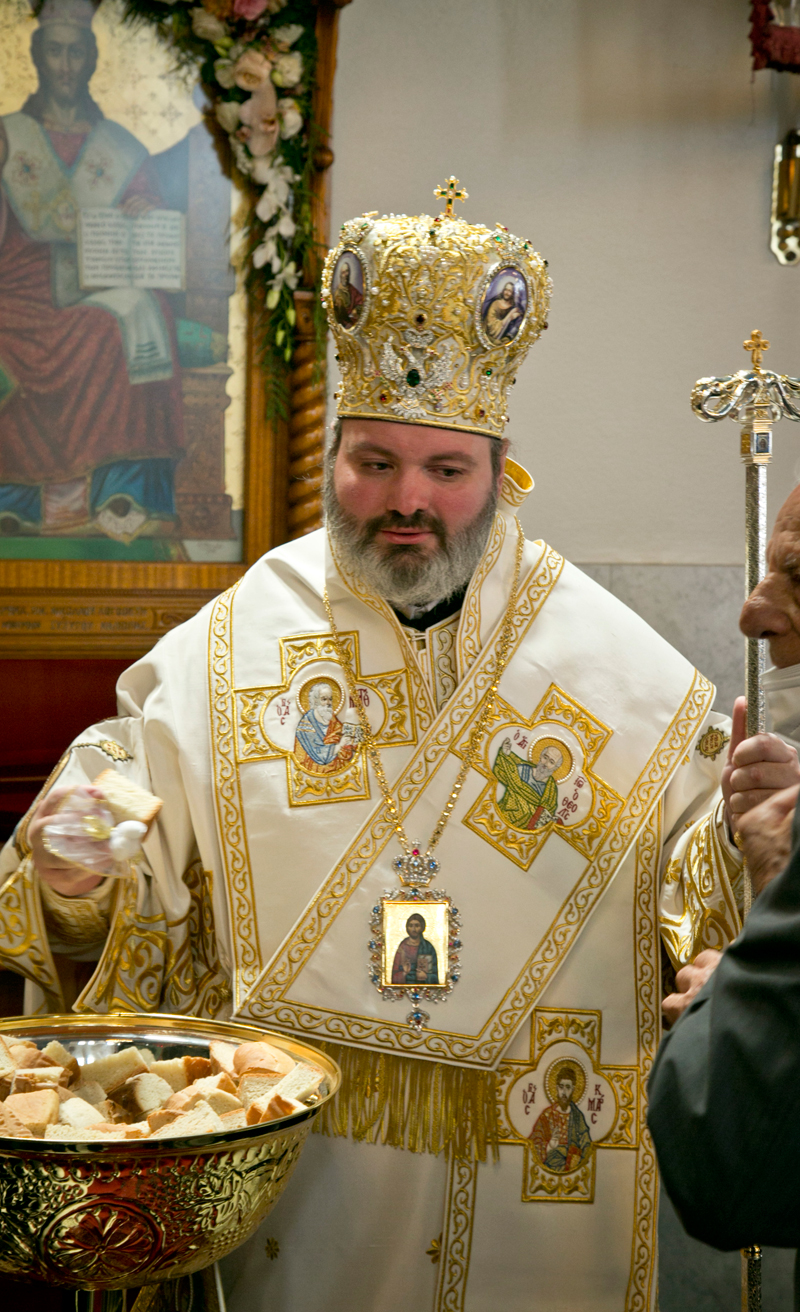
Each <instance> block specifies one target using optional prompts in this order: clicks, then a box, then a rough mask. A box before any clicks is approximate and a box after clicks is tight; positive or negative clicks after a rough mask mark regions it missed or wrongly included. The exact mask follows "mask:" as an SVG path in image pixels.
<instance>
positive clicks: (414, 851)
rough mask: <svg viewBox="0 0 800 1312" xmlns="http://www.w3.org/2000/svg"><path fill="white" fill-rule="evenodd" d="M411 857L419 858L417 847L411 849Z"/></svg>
mask: <svg viewBox="0 0 800 1312" xmlns="http://www.w3.org/2000/svg"><path fill="white" fill-rule="evenodd" d="M411 855H412V856H419V848H418V847H415V848H413V849H412V852H411Z"/></svg>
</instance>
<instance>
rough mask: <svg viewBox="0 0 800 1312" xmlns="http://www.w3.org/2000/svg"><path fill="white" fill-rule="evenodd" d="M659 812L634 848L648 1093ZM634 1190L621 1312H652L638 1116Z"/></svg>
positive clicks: (646, 1185)
mask: <svg viewBox="0 0 800 1312" xmlns="http://www.w3.org/2000/svg"><path fill="white" fill-rule="evenodd" d="M662 811H663V803H662V802H661V801H659V803H658V805H657V806H656V807H655V809H654V811H653V812H652V814H651V815H650V817H649V819H648V821H647V824H646V825H645V827H644V829H643V830H642V833H641V834H640V836H639V840H638V842H637V844H636V884H635V893H634V901H633V948H634V974H635V980H636V1007H637V1013H636V1029H637V1037H638V1055H639V1071H640V1080H641V1085H642V1089H643V1090H646V1089H647V1080H648V1077H649V1075H650V1071H651V1069H652V1065H653V1061H654V1059H655V1055H656V1050H657V1048H658V1044H659V1040H660V1038H661V1010H660V1002H661V999H660V995H659V979H660V944H659V934H658V869H659V864H660V857H661V846H662ZM643 1113H644V1109H643ZM635 1188H636V1193H635V1197H634V1203H633V1239H632V1243H631V1269H630V1276H629V1279H628V1289H627V1293H626V1296H625V1312H650V1310H651V1308H652V1306H653V1304H654V1301H655V1292H656V1290H655V1280H656V1238H657V1225H658V1169H657V1166H656V1158H655V1152H654V1149H653V1141H652V1139H651V1138H650V1133H649V1131H648V1129H647V1123H646V1121H645V1118H644V1114H642V1120H641V1138H640V1141H639V1147H638V1149H637V1154H636V1186H635Z"/></svg>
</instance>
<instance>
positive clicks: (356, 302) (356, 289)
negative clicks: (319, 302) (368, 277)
mask: <svg viewBox="0 0 800 1312" xmlns="http://www.w3.org/2000/svg"><path fill="white" fill-rule="evenodd" d="M331 282H332V284H333V313H334V314H335V315H336V322H337V323H340V324H341V325H342V327H343V328H355V326H356V324H357V323H358V321H359V319H360V318H361V314H362V311H363V308H364V271H363V269H362V268H361V261H360V260H359V259H358V256H357V255H355V254H354V252H353V251H343V252H342V254H341V255H340V256H339V259H338V260H337V261H336V268H335V269H334V271H333V278H332V279H331Z"/></svg>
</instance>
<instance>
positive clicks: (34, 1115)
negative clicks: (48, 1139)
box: [3, 1089, 61, 1135]
mask: <svg viewBox="0 0 800 1312" xmlns="http://www.w3.org/2000/svg"><path fill="white" fill-rule="evenodd" d="M60 1106H61V1104H60V1102H59V1100H58V1094H57V1093H56V1091H55V1089H37V1090H36V1091H35V1093H11V1094H9V1096H8V1097H7V1098H6V1100H5V1102H4V1103H3V1107H4V1108H5V1110H6V1111H9V1112H13V1113H14V1115H15V1116H16V1117H17V1118H18V1120H20V1121H22V1124H23V1125H27V1127H28V1129H29V1130H30V1131H31V1133H32V1134H38V1135H43V1134H44V1130H45V1126H46V1125H54V1124H55V1123H56V1121H57V1120H58V1110H59V1107H60Z"/></svg>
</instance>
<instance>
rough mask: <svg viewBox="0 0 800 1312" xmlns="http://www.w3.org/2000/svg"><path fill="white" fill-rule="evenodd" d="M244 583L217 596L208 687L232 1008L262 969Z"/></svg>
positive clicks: (210, 630)
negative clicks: (243, 666) (242, 677)
mask: <svg viewBox="0 0 800 1312" xmlns="http://www.w3.org/2000/svg"><path fill="white" fill-rule="evenodd" d="M240 583H241V579H240V580H239V582H238V583H235V584H234V585H233V587H232V588H229V589H228V591H227V592H223V593H222V595H221V596H219V597H218V598H217V600H216V601H215V602H214V606H213V610H212V612H211V622H210V624H209V629H208V692H209V699H210V709H211V751H212V757H213V763H214V795H215V798H216V803H217V817H218V821H219V836H220V846H221V848H222V859H223V862H224V865H225V881H226V885H227V890H228V906H229V908H230V921H231V940H232V948H233V957H234V968H233V996H234V1008H238V1006H239V1004H240V1002H241V1001H242V999H243V997H244V996H245V994H246V992H247V990H248V989H249V988H251V987H252V985H253V984H254V983H255V981H256V980H257V978H258V976H259V974H260V972H261V969H262V961H261V943H260V940H259V934H258V920H257V917H256V900H255V892H254V890H253V877H252V872H251V867H250V853H249V851H248V846H247V829H246V827H245V823H244V812H243V808H242V792H241V784H240V780H239V763H238V761H237V760H236V707H235V701H234V671H233V633H232V629H233V604H234V599H235V597H236V592H237V589H238V588H239V584H240Z"/></svg>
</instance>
